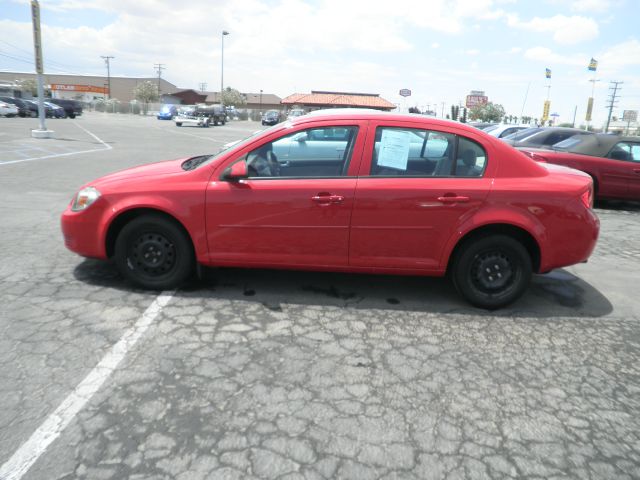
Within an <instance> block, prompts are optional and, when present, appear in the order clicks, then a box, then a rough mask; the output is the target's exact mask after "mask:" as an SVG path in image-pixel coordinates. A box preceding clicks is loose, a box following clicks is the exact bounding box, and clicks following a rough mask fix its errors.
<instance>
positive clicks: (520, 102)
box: [0, 0, 640, 125]
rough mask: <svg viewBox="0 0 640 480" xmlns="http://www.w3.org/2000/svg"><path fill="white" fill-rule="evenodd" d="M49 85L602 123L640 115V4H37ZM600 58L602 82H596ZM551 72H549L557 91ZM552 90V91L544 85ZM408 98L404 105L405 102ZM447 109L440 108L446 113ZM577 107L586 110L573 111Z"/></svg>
mask: <svg viewBox="0 0 640 480" xmlns="http://www.w3.org/2000/svg"><path fill="white" fill-rule="evenodd" d="M40 7H41V24H42V41H43V48H44V54H43V56H44V66H45V72H46V73H74V74H89V75H106V67H105V63H104V61H103V59H102V58H100V57H101V56H107V55H109V56H113V57H115V58H114V59H113V60H111V75H113V76H128V77H146V76H155V75H157V74H156V71H155V70H154V65H155V64H163V65H164V66H165V69H164V70H163V71H162V75H163V78H165V79H166V80H167V81H169V82H171V83H173V84H175V85H176V86H178V87H183V88H193V89H199V88H200V84H201V83H203V82H206V83H207V90H210V91H216V90H219V89H220V85H221V55H222V52H223V48H222V31H223V30H225V31H228V32H229V35H227V36H225V37H224V86H225V87H227V86H229V87H232V88H236V89H238V90H240V91H241V92H246V93H249V92H251V93H257V92H259V91H260V90H263V92H264V93H273V94H276V95H278V96H280V97H282V98H284V97H286V96H288V95H291V94H293V93H309V92H311V91H312V90H321V91H340V92H360V93H374V94H379V95H380V96H382V97H383V98H385V99H387V100H389V101H390V102H392V103H395V104H398V105H399V107H400V108H403V109H406V108H408V107H411V106H417V107H418V108H419V109H421V110H426V109H427V108H430V109H432V110H433V109H435V108H436V106H437V113H438V116H439V115H440V114H441V113H442V111H443V110H444V112H445V114H446V113H447V111H449V110H450V106H451V105H452V104H456V105H457V104H459V102H463V103H464V100H465V97H466V95H467V94H469V92H470V91H471V90H483V91H484V92H485V93H486V95H488V97H489V101H492V102H494V103H499V104H501V105H502V106H503V107H504V108H505V110H506V113H507V114H510V115H515V116H521V115H522V114H524V115H526V116H531V117H534V118H540V117H541V116H542V110H543V103H544V100H545V99H546V98H547V94H549V99H550V101H551V112H552V113H557V114H558V115H559V117H558V121H559V122H571V121H572V120H573V116H574V112H576V121H577V123H581V122H584V116H585V112H586V106H587V98H588V97H589V96H590V95H591V91H592V87H593V86H595V95H594V97H595V103H594V113H593V116H594V124H595V125H601V124H602V123H604V122H605V121H606V117H607V113H608V110H607V108H606V105H607V104H608V98H609V95H610V90H609V88H610V86H611V84H610V82H611V81H621V82H624V83H623V84H621V85H620V87H621V88H620V90H619V99H618V102H617V108H615V109H614V112H613V114H614V116H615V115H618V116H622V111H623V110H640V29H638V27H637V25H638V15H639V13H640V0H520V1H518V0H393V1H373V0H366V1H364V0H306V1H302V0H182V1H176V0H133V1H132V0H41V1H40ZM591 58H594V59H596V60H597V61H598V68H597V71H596V73H595V79H596V80H597V81H596V82H590V81H589V80H590V79H594V74H593V72H589V71H588V70H587V65H588V64H589V61H590V60H591ZM545 68H549V69H551V71H552V77H551V80H550V82H549V80H547V79H546V78H545ZM0 71H20V72H33V71H34V66H33V36H32V25H31V11H30V6H29V1H28V0H0ZM549 84H550V85H551V87H550V88H547V86H548V85H549ZM403 88H406V89H410V90H411V96H410V97H401V96H400V95H399V90H400V89H403ZM443 103H444V107H443ZM576 107H577V110H576Z"/></svg>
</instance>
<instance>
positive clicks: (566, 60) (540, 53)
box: [524, 47, 589, 68]
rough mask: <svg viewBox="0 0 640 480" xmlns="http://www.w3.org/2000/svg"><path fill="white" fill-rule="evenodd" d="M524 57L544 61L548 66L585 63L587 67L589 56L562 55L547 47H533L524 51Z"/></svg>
mask: <svg viewBox="0 0 640 480" xmlns="http://www.w3.org/2000/svg"><path fill="white" fill-rule="evenodd" d="M524 58H526V59H527V60H534V61H539V62H541V63H544V64H545V65H546V66H547V67H548V66H550V65H559V64H560V65H576V66H580V65H584V67H585V68H587V64H588V63H589V57H588V56H586V55H571V56H568V55H560V54H557V53H554V52H552V51H551V50H550V49H549V48H546V47H533V48H529V49H527V50H526V51H525V52H524Z"/></svg>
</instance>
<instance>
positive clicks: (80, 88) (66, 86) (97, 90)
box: [51, 83, 109, 93]
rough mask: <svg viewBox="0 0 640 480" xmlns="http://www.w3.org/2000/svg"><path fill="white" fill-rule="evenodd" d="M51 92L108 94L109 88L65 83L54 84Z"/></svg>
mask: <svg viewBox="0 0 640 480" xmlns="http://www.w3.org/2000/svg"><path fill="white" fill-rule="evenodd" d="M51 90H65V91H67V92H91V93H108V91H109V89H108V88H107V87H96V86H94V85H69V84H63V83H52V84H51Z"/></svg>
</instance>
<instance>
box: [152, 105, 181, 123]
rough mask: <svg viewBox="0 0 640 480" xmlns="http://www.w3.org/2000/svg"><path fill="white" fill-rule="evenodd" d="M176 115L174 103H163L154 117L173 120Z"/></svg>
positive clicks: (176, 110) (176, 109)
mask: <svg viewBox="0 0 640 480" xmlns="http://www.w3.org/2000/svg"><path fill="white" fill-rule="evenodd" d="M176 115H178V107H177V106H176V105H163V106H162V108H160V111H159V112H158V115H157V116H156V118H157V119H158V120H173V117H175V116H176Z"/></svg>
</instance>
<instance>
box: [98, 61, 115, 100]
mask: <svg viewBox="0 0 640 480" xmlns="http://www.w3.org/2000/svg"><path fill="white" fill-rule="evenodd" d="M100 58H104V63H105V64H106V65H107V95H108V96H109V98H111V70H110V68H109V60H111V59H112V58H116V57H112V56H110V55H100Z"/></svg>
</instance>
